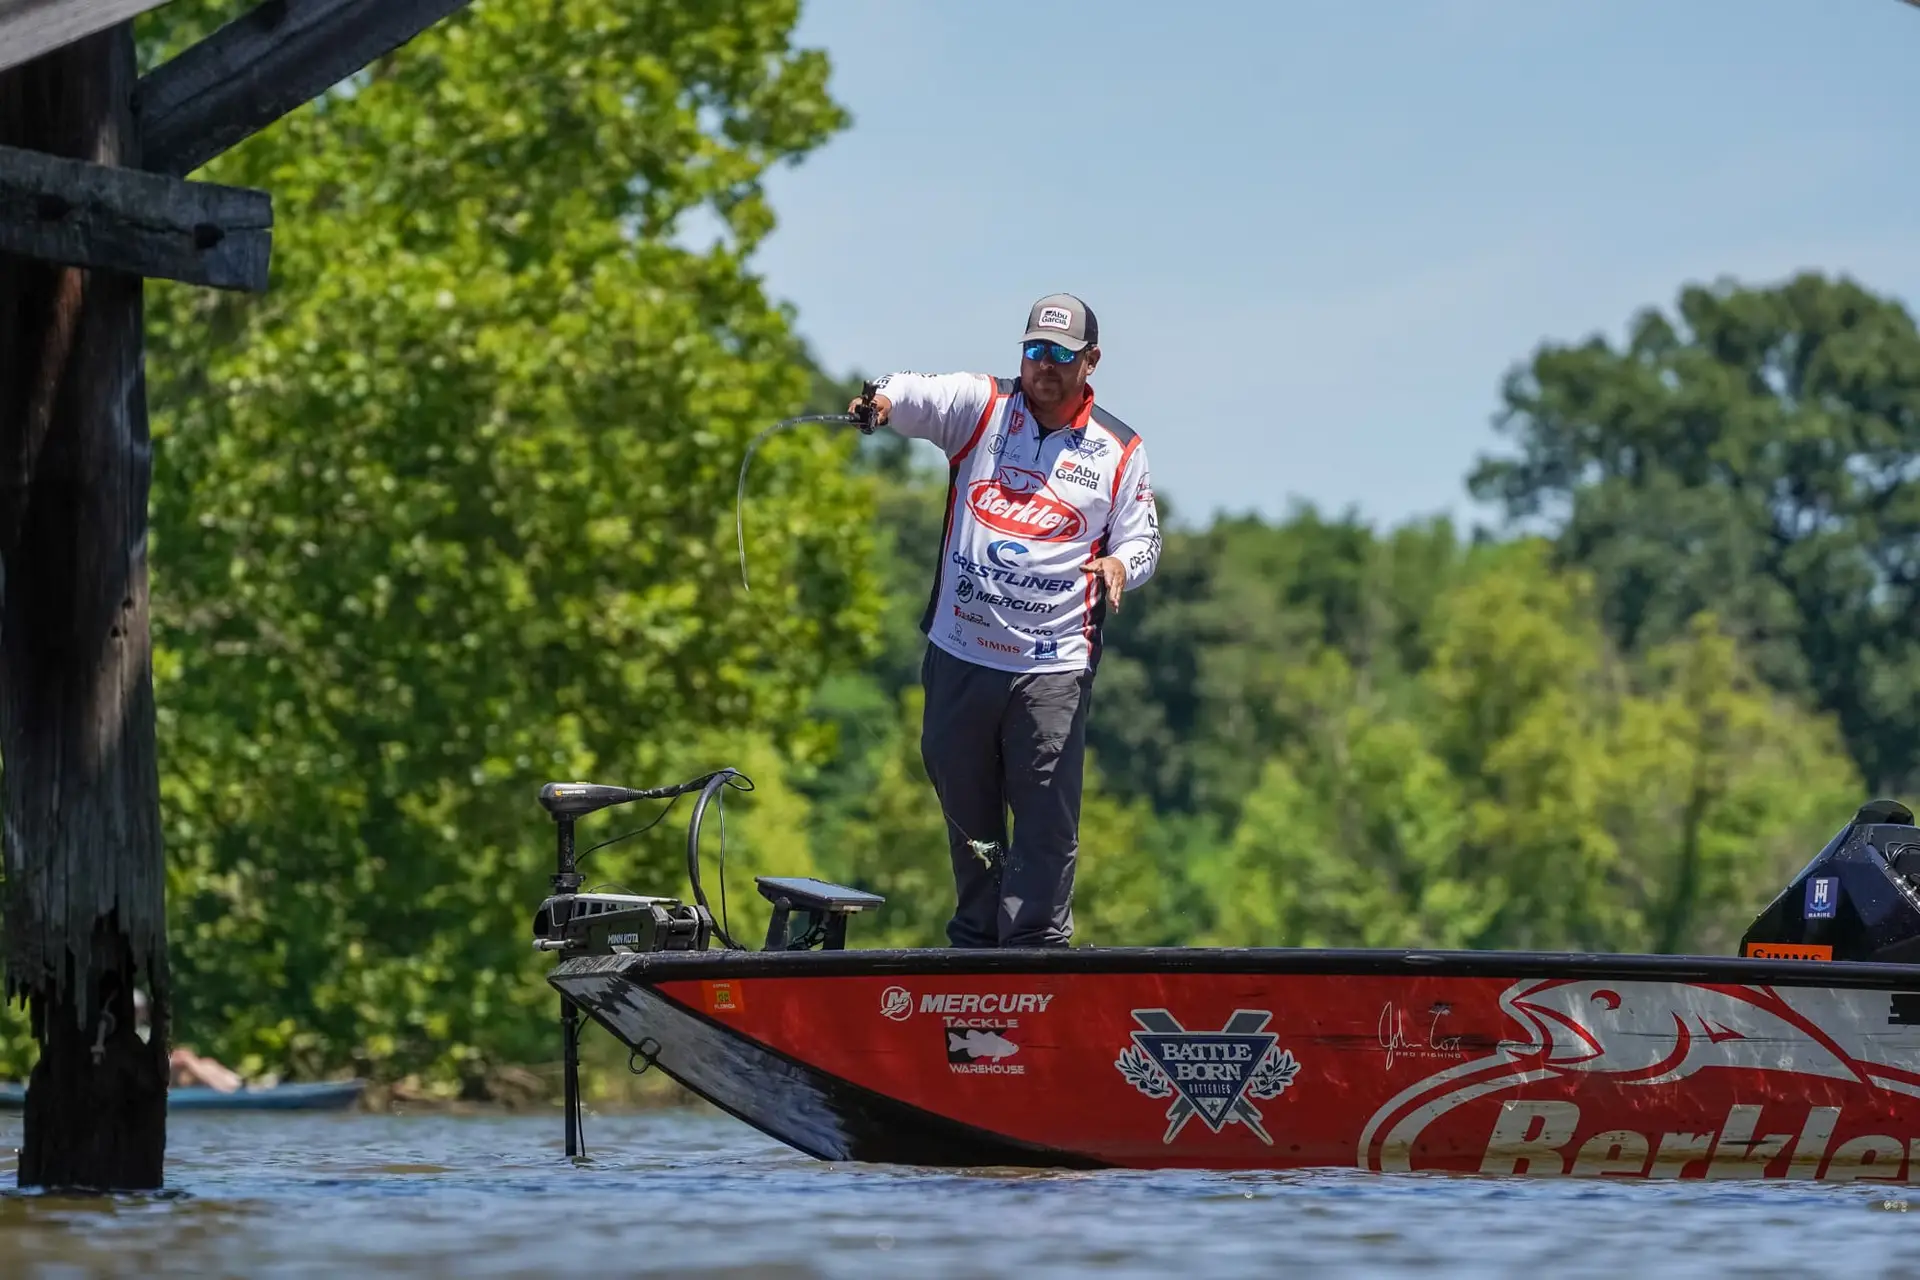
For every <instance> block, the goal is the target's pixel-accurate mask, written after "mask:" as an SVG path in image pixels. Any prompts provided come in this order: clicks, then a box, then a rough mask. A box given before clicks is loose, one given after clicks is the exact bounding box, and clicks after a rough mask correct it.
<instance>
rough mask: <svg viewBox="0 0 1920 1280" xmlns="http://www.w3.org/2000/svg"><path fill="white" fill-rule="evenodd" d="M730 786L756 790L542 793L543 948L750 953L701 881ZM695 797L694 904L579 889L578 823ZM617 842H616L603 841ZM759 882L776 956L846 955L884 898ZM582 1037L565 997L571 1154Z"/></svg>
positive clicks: (562, 787) (588, 786) (567, 788)
mask: <svg viewBox="0 0 1920 1280" xmlns="http://www.w3.org/2000/svg"><path fill="white" fill-rule="evenodd" d="M729 788H732V789H734V790H739V791H751V790H752V789H753V783H752V782H751V781H750V780H749V779H748V778H747V776H746V775H745V774H743V773H741V772H740V771H739V770H737V769H732V768H723V769H716V770H715V771H714V772H712V773H709V774H705V775H703V776H701V777H698V778H694V779H693V780H691V781H689V782H682V783H678V784H676V785H674V786H670V787H651V788H636V787H615V786H606V785H603V784H600V783H594V782H549V783H547V784H546V785H545V786H543V787H541V788H540V804H541V807H543V808H544V809H546V811H547V812H548V813H549V814H550V815H552V817H553V822H554V832H555V835H554V839H555V849H554V871H553V892H552V893H551V894H550V895H549V896H548V897H547V898H546V900H545V901H543V902H542V903H541V904H540V906H539V909H538V910H536V911H535V912H534V914H533V945H534V947H535V949H536V950H540V951H552V952H556V953H558V955H559V957H560V958H561V959H563V960H564V959H572V958H574V957H579V956H610V955H621V954H631V953H635V952H652V951H705V950H707V949H708V948H709V947H710V946H711V945H712V943H713V942H714V941H715V940H716V939H717V940H718V941H719V942H720V944H721V945H722V946H723V947H725V948H726V949H727V950H730V951H744V950H746V948H745V947H742V946H741V945H740V944H739V943H737V942H735V941H734V940H733V938H732V937H731V936H729V934H728V933H727V928H726V922H725V920H724V919H722V920H721V921H718V922H716V921H715V920H714V918H713V912H712V910H711V909H710V908H709V907H708V906H707V895H706V891H705V890H704V889H703V888H702V887H701V885H700V824H701V820H702V819H703V818H704V817H705V816H706V811H707V806H708V804H709V803H711V802H713V801H715V800H716V799H718V798H719V797H720V796H721V795H722V793H723V792H725V791H726V790H727V789H729ZM694 792H698V793H699V797H698V799H697V800H696V801H695V802H694V808H693V816H692V818H691V819H690V820H689V821H688V823H687V881H688V883H689V884H690V885H691V886H692V887H693V899H694V900H693V902H692V903H682V902H681V901H679V900H678V899H677V898H657V897H650V896H647V895H644V894H633V893H582V892H580V886H581V884H582V883H583V882H584V880H585V877H583V876H582V875H581V874H580V869H579V855H576V853H575V852H574V824H575V823H576V822H578V821H579V820H580V819H581V818H584V817H586V816H587V815H588V814H591V813H597V812H599V811H600V810H602V809H609V808H613V807H614V806H616V805H623V804H630V803H632V802H633V801H635V800H669V801H673V802H675V803H677V802H678V800H679V798H680V797H681V796H683V795H689V794H692V793H694ZM672 809H673V805H672V804H669V805H668V806H667V808H666V809H665V810H662V811H661V813H660V814H659V815H658V816H657V817H655V818H654V819H653V821H652V822H649V823H648V824H647V825H646V826H643V827H640V828H638V829H637V830H634V831H629V832H627V833H626V835H625V836H615V837H614V839H615V840H623V839H626V838H627V837H628V836H634V835H639V834H640V833H641V832H643V831H647V830H649V829H650V828H652V827H653V826H654V825H655V824H656V823H658V822H659V821H660V820H661V819H663V818H665V817H666V815H667V814H668V813H669V812H671V811H672ZM725 832H726V827H725V823H724V820H723V822H722V825H721V849H720V876H721V880H722V886H721V887H722V890H723V892H722V896H721V900H722V903H723V904H724V902H725V893H724V889H725V879H726V856H727V855H726V838H725ZM609 843H612V841H602V842H601V844H609ZM593 847H594V848H599V847H601V846H600V845H595V846H593ZM588 852H589V853H590V852H592V850H591V849H589V850H588ZM754 879H755V882H756V883H757V885H758V886H759V889H760V893H761V895H762V896H764V897H765V898H766V899H767V900H768V901H769V902H770V903H772V904H773V918H772V919H771V920H770V921H769V923H768V928H767V939H766V944H765V949H766V950H768V951H804V950H811V949H812V948H814V947H820V948H822V949H825V950H839V949H841V948H843V947H845V946H846V940H847V920H848V917H850V916H853V915H856V914H858V913H859V912H862V911H871V910H873V909H875V908H877V907H879V906H880V905H881V904H882V903H883V902H885V901H886V899H884V898H882V897H881V896H880V895H879V894H876V893H866V892H864V891H862V890H859V889H849V888H847V887H846V886H845V885H837V884H829V883H827V882H826V881H824V880H814V879H809V878H805V877H795V878H787V877H781V876H756V877H754ZM795 912H799V913H800V915H801V916H802V920H801V921H800V922H798V923H801V924H802V927H801V928H800V929H799V930H798V931H797V935H796V931H795V929H794V927H793V926H794V924H795V923H796V922H795V921H794V919H793V915H794V913H795ZM722 914H723V916H724V914H725V913H724V912H723V913H722ZM580 1031H581V1018H580V1010H579V1008H578V1007H577V1006H576V1005H575V1004H574V1003H573V1002H572V1001H571V1000H569V999H567V998H566V997H565V996H562V997H560V1049H561V1064H562V1068H563V1071H564V1076H565V1089H566V1130H567V1156H568V1157H569V1158H572V1157H574V1156H576V1155H578V1154H579V1153H580V1151H581V1149H582V1146H583V1145H584V1144H583V1142H582V1140H581V1133H580Z"/></svg>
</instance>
